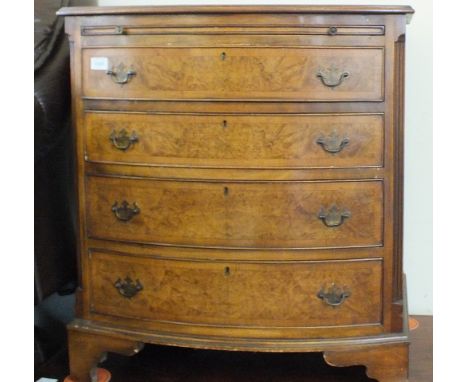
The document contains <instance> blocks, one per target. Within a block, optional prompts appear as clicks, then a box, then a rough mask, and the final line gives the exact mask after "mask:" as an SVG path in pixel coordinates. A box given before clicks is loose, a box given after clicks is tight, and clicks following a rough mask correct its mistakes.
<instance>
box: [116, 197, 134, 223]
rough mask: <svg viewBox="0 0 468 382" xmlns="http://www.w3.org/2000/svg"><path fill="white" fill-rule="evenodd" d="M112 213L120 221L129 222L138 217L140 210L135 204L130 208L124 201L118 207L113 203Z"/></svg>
mask: <svg viewBox="0 0 468 382" xmlns="http://www.w3.org/2000/svg"><path fill="white" fill-rule="evenodd" d="M112 212H113V213H114V215H115V217H116V218H117V219H119V220H121V221H125V222H127V221H129V220H131V219H132V218H133V217H134V216H135V215H138V214H139V213H140V209H139V208H138V206H137V205H136V203H133V206H130V204H129V203H128V202H127V201H126V200H124V201H123V202H122V203H121V204H120V206H119V203H118V202H115V203H114V204H113V205H112Z"/></svg>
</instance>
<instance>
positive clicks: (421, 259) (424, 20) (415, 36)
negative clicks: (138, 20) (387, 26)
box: [99, 0, 432, 314]
mask: <svg viewBox="0 0 468 382" xmlns="http://www.w3.org/2000/svg"><path fill="white" fill-rule="evenodd" d="M196 4H206V5H208V4H213V5H215V4H216V5H222V4H288V2H287V1H284V0H283V1H274V0H273V1H271V0H270V1H258V0H257V1H255V0H248V1H242V0H241V1H225V0H224V1H223V0H217V1H212V0H203V1H193V0H192V1H190V0H185V1H177V0H174V1H157V0H153V1H151V0H134V1H131V0H99V5H102V6H104V5H196ZM290 4H374V5H391V4H396V5H400V4H404V5H411V6H412V7H413V8H414V9H415V10H416V14H415V15H414V17H413V19H412V21H411V24H410V25H409V26H408V30H407V39H406V41H407V56H406V70H407V72H406V142H405V145H406V146H405V156H406V157H405V166H406V167H405V232H404V251H405V262H404V267H405V272H406V274H407V279H408V289H409V290H408V294H409V305H410V313H411V314H432V0H398V1H392V0H384V1H365V0H359V1H347V0H328V1H324V2H318V1H310V0H309V1H301V0H294V1H292V2H290Z"/></svg>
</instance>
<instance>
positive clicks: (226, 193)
mask: <svg viewBox="0 0 468 382" xmlns="http://www.w3.org/2000/svg"><path fill="white" fill-rule="evenodd" d="M228 195H229V188H228V187H224V196H228Z"/></svg>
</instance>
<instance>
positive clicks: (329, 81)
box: [317, 67, 350, 88]
mask: <svg viewBox="0 0 468 382" xmlns="http://www.w3.org/2000/svg"><path fill="white" fill-rule="evenodd" d="M349 76H350V74H349V72H346V71H345V72H341V71H339V70H338V69H337V68H335V67H331V68H329V69H326V70H319V71H318V72H317V77H318V78H320V80H321V81H322V84H324V85H325V86H328V87H329V88H335V87H337V86H339V85H341V83H342V82H343V81H344V80H345V78H348V77H349Z"/></svg>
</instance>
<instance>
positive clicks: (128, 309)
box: [90, 251, 382, 327]
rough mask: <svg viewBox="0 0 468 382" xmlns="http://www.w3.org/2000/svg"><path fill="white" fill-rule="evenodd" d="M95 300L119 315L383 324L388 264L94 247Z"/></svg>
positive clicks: (217, 321) (99, 308)
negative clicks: (183, 255)
mask: <svg viewBox="0 0 468 382" xmlns="http://www.w3.org/2000/svg"><path fill="white" fill-rule="evenodd" d="M90 279H91V295H92V297H91V304H92V310H93V312H95V313H100V314H107V315H113V316H118V317H126V318H135V319H145V320H158V321H172V322H179V323H196V324H210V325H220V326H222V325H233V326H267V327H272V326H273V327H295V326H303V327H314V326H343V325H345V326H346V325H366V324H379V323H380V322H381V313H382V301H381V298H382V297H381V296H382V263H381V261H380V260H379V259H375V260H362V261H361V260H352V261H333V262H301V263H250V262H249V263H242V262H237V263H236V262H194V261H184V260H167V259H151V258H141V257H135V256H126V255H115V254H110V253H102V252H99V251H97V252H92V254H91V278H90Z"/></svg>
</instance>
